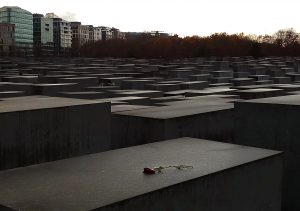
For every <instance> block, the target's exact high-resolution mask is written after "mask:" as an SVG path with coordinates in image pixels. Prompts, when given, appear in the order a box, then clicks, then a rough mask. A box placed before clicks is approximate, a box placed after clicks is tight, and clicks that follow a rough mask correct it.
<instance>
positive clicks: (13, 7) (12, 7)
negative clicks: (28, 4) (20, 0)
mask: <svg viewBox="0 0 300 211" xmlns="http://www.w3.org/2000/svg"><path fill="white" fill-rule="evenodd" d="M2 8H4V9H6V8H8V9H21V10H23V11H25V12H28V13H29V14H31V15H32V13H31V12H29V11H28V10H25V9H23V8H21V7H18V6H4V7H0V9H2Z"/></svg>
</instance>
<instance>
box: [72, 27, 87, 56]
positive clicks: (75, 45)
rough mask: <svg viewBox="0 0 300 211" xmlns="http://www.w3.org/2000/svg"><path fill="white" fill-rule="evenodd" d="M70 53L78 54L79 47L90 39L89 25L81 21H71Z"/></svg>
mask: <svg viewBox="0 0 300 211" xmlns="http://www.w3.org/2000/svg"><path fill="white" fill-rule="evenodd" d="M71 30H72V54H73V55H79V49H80V47H81V46H82V45H83V44H85V43H87V42H89V41H90V27H89V26H86V25H81V22H71Z"/></svg>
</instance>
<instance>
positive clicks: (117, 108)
mask: <svg viewBox="0 0 300 211" xmlns="http://www.w3.org/2000/svg"><path fill="white" fill-rule="evenodd" d="M144 108H155V106H143V105H112V106H111V112H112V113H115V112H121V111H131V110H137V109H144Z"/></svg>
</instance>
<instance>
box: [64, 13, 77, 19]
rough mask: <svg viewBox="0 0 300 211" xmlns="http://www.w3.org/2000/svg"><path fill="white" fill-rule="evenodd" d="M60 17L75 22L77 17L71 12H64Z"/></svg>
mask: <svg viewBox="0 0 300 211" xmlns="http://www.w3.org/2000/svg"><path fill="white" fill-rule="evenodd" d="M60 17H61V18H62V19H64V20H66V21H77V15H76V13H73V12H65V13H63V14H61V15H60Z"/></svg>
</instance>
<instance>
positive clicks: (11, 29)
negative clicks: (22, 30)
mask: <svg viewBox="0 0 300 211" xmlns="http://www.w3.org/2000/svg"><path fill="white" fill-rule="evenodd" d="M14 52H15V25H14V24H10V23H0V55H7V56H9V55H13V54H14Z"/></svg>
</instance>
